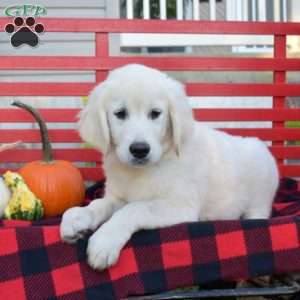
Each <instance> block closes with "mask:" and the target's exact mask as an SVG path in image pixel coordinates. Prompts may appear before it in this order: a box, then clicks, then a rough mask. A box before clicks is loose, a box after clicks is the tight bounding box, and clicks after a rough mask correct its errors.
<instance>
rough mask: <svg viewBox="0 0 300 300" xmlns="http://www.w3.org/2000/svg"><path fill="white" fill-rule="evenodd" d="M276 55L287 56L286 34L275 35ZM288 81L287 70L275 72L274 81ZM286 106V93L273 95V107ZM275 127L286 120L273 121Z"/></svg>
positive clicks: (279, 144) (278, 126)
mask: <svg viewBox="0 0 300 300" xmlns="http://www.w3.org/2000/svg"><path fill="white" fill-rule="evenodd" d="M274 57H276V58H285V57H286V36H285V35H275V37H274ZM285 81H286V71H285V70H283V71H275V72H274V73H273V82H274V83H285ZM284 106H285V97H284V95H280V96H279V95H274V97H273V107H274V108H282V107H284ZM273 127H274V128H283V127H284V122H280V121H279V122H278V121H276V122H273ZM273 145H277V146H282V145H283V142H277V141H275V142H273ZM278 163H283V160H278Z"/></svg>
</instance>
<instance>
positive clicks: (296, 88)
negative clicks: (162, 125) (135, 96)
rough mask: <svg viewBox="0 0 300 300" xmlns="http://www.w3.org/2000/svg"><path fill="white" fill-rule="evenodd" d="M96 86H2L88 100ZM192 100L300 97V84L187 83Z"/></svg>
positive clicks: (8, 91)
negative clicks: (84, 97)
mask: <svg viewBox="0 0 300 300" xmlns="http://www.w3.org/2000/svg"><path fill="white" fill-rule="evenodd" d="M93 87H94V84H93V83H78V82H74V83H40V82H39V83H34V84H32V83H11V82H9V83H0V96H86V95H88V94H89V92H90V91H91V89H92V88H93ZM186 90H187V94H188V95H189V96H274V95H275V96H299V95H300V84H254V83H251V84H250V83H249V84H229V83H224V84H223V83H187V84H186Z"/></svg>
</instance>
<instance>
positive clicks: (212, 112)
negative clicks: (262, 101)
mask: <svg viewBox="0 0 300 300" xmlns="http://www.w3.org/2000/svg"><path fill="white" fill-rule="evenodd" d="M194 116H195V118H196V119H197V120H199V121H200V120H201V121H285V120H289V121H292V120H299V118H300V109H289V108H282V109H279V108H278V109H271V108H240V109H237V108H218V109H214V108H211V109H210V108H206V109H195V110H194Z"/></svg>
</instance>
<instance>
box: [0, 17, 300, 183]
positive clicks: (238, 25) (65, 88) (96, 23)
mask: <svg viewBox="0 0 300 300" xmlns="http://www.w3.org/2000/svg"><path fill="white" fill-rule="evenodd" d="M9 20H10V19H9V18H0V27H2V28H3V27H4V25H5V24H6V23H7V22H8V21H9ZM40 21H41V22H43V23H44V24H45V27H46V30H47V31H48V32H51V31H52V32H54V31H55V32H96V42H95V55H96V56H95V57H0V69H2V70H12V69H13V70H14V69H21V70H22V69H27V70H30V69H31V70H37V69H39V70H45V69H48V70H56V69H57V70H96V82H100V81H102V80H104V79H105V78H106V76H107V74H108V71H109V70H111V69H114V68H116V67H119V66H121V65H124V64H128V63H142V64H145V65H148V66H151V67H156V68H159V69H161V70H169V71H176V70H177V71H185V70H186V71H205V70H208V71H226V70H227V71H235V70H237V71H253V70H255V71H268V70H270V71H274V84H228V83H227V84H220V83H219V84H215V83H187V85H186V89H187V93H188V95H189V96H232V97H234V96H236V97H238V96H273V97H274V109H273V110H272V109H201V110H196V111H195V115H196V117H197V118H199V119H200V120H202V121H267V120H271V121H273V125H274V128H273V129H270V128H254V129H252V128H246V129H242V128H233V129H224V130H225V131H227V132H230V133H232V134H238V135H240V134H241V135H245V136H258V137H260V138H262V139H264V140H272V141H273V146H272V147H271V151H272V152H273V153H274V155H275V156H276V157H277V158H278V162H279V164H280V166H279V168H280V170H281V175H282V176H299V175H300V165H284V164H283V163H284V160H283V159H286V158H289V159H297V158H299V157H300V147H299V146H295V147H286V146H285V145H284V141H285V140H298V139H299V137H300V132H299V130H298V129H290V128H284V121H285V120H299V116H300V110H299V109H287V108H284V97H285V96H299V95H300V85H297V84H285V76H286V71H299V69H300V60H299V59H286V35H293V34H294V35H298V34H299V32H300V23H269V22H267V23H252V22H251V23H250V22H209V21H182V22H178V21H160V20H155V21H148V20H147V21H146V20H109V19H105V20H99V19H51V18H50V19H42V20H40ZM121 32H122V33H125V32H133V33H134V32H141V33H143V32H144V33H152V32H153V33H199V34H201V33H212V34H269V35H275V38H274V44H275V47H274V49H275V50H274V55H275V58H222V57H217V58H214V57H109V51H108V50H109V47H108V46H109V42H108V34H109V33H121ZM93 86H94V83H92V82H91V83H80V82H79V83H78V82H77V83H0V96H86V95H88V93H89V91H90V90H91V89H92V87H93ZM231 99H236V98H231ZM200 101H201V99H200ZM224 101H226V100H225V99H224ZM41 112H42V114H43V116H44V118H45V119H46V121H47V122H69V123H70V122H75V121H76V117H75V116H76V114H77V112H78V110H70V109H51V110H48V109H41ZM0 120H1V122H13V123H15V122H32V118H31V117H30V116H29V115H28V114H26V113H25V112H22V111H20V110H10V109H1V110H0ZM16 139H23V140H24V142H34V143H38V142H39V141H40V137H39V133H38V130H36V129H34V130H24V129H20V130H18V129H14V130H2V129H1V130H0V142H9V141H14V140H16ZM50 139H51V141H52V142H53V143H56V142H73V143H74V142H78V143H80V142H81V140H80V138H79V136H78V133H77V132H76V131H75V130H72V129H55V130H50ZM55 154H56V155H57V156H58V157H59V158H63V159H69V160H73V161H75V162H78V161H81V160H84V161H97V162H98V163H99V162H100V155H99V154H98V153H97V152H96V151H94V150H91V149H84V148H82V149H79V148H78V149H72V148H70V149H58V150H56V151H55ZM39 157H40V150H37V149H31V150H29V149H16V150H11V151H10V152H6V153H3V155H2V158H1V155H0V161H5V162H25V161H27V160H32V159H37V158H39ZM82 173H83V174H84V176H85V178H86V179H89V180H95V179H97V178H102V177H103V173H102V171H101V169H100V168H99V167H98V168H93V167H90V168H88V167H84V168H82Z"/></svg>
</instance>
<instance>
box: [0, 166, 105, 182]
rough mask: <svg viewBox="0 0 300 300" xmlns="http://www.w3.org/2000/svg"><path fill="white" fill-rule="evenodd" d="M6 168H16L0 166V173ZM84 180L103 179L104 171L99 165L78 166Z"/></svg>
mask: <svg viewBox="0 0 300 300" xmlns="http://www.w3.org/2000/svg"><path fill="white" fill-rule="evenodd" d="M7 170H10V171H14V170H17V169H16V168H0V174H3V173H5V172H6V171H7ZM79 170H80V172H81V174H82V176H83V178H84V179H85V180H90V181H97V180H102V179H104V172H103V169H102V168H101V167H84V168H79Z"/></svg>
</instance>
